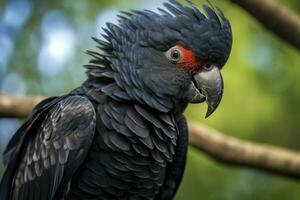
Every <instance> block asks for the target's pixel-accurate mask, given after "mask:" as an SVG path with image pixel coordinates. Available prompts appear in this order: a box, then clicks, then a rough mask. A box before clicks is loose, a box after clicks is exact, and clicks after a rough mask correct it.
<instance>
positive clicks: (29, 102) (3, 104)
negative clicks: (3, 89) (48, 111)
mask: <svg viewBox="0 0 300 200" xmlns="http://www.w3.org/2000/svg"><path fill="white" fill-rule="evenodd" d="M44 98H45V97H42V96H35V97H30V96H25V97H20V96H19V97H17V96H12V95H8V94H4V93H0V117H2V118H3V117H6V118H25V117H27V116H28V115H29V114H30V113H31V111H32V109H33V107H34V106H35V105H36V104H38V103H39V102H40V101H41V100H43V99H44Z"/></svg>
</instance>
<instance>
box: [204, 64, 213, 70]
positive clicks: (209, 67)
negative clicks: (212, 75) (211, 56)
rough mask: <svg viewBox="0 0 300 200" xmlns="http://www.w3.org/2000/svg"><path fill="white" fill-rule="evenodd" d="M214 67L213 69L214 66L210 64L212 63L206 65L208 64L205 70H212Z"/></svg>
mask: <svg viewBox="0 0 300 200" xmlns="http://www.w3.org/2000/svg"><path fill="white" fill-rule="evenodd" d="M212 67H213V65H212V64H210V63H206V64H204V65H203V68H204V69H205V70H211V68H212Z"/></svg>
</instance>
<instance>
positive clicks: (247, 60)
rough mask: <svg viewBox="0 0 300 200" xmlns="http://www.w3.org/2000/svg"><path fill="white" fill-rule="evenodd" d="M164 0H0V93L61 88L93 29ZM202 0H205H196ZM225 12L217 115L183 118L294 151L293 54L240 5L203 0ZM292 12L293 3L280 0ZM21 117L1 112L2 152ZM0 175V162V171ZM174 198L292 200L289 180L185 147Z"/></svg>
mask: <svg viewBox="0 0 300 200" xmlns="http://www.w3.org/2000/svg"><path fill="white" fill-rule="evenodd" d="M162 2H163V1H162V0H126V1H125V0H89V1H73V0H51V1H50V0H11V1H8V0H7V1H5V0H0V91H1V92H6V93H9V94H15V95H27V94H29V95H45V96H51V95H62V94H64V93H67V92H69V91H70V90H71V89H73V88H75V87H77V86H78V85H80V84H81V83H82V82H83V81H84V80H85V74H84V68H83V67H82V65H83V64H85V63H87V62H88V60H89V56H88V55H86V54H85V53H84V52H85V50H87V49H89V50H96V48H95V44H94V42H93V41H92V40H91V36H96V37H99V38H101V36H100V33H101V32H102V30H101V27H103V26H105V23H106V22H108V21H109V22H116V21H117V18H116V14H117V13H118V11H119V10H129V9H141V8H147V9H151V10H155V9H156V8H157V7H160V6H161V5H162ZM194 2H195V4H196V5H198V6H200V5H201V4H202V3H204V2H205V1H203V0H194ZM211 2H212V3H213V4H214V5H216V6H218V7H220V8H221V9H222V10H223V11H224V13H225V15H226V16H227V17H228V18H229V19H230V21H231V24H232V27H233V35H234V42H233V50H232V54H231V57H230V59H229V61H228V63H227V64H226V66H225V67H224V69H223V77H224V81H225V93H224V98H223V101H222V103H221V105H220V107H219V108H218V110H217V112H216V113H215V114H213V115H212V116H211V117H210V118H209V119H204V114H205V110H206V106H205V105H193V106H189V107H188V109H187V111H186V113H185V114H186V116H187V117H188V118H189V119H191V120H194V121H198V122H201V123H204V124H207V125H209V126H212V127H214V128H216V129H218V130H221V131H223V132H225V133H227V134H228V135H232V136H235V137H238V138H242V139H246V140H251V141H257V142H264V143H269V144H274V145H279V146H282V147H286V148H290V149H295V150H300V78H299V74H300V67H299V64H300V54H299V52H297V50H296V49H294V48H292V47H291V46H289V45H287V44H286V43H284V42H282V41H280V40H279V39H278V38H276V37H275V36H273V35H272V34H271V33H269V32H267V31H265V30H264V28H263V27H262V26H261V25H260V24H259V23H258V22H257V21H256V20H255V19H253V18H251V17H250V16H249V15H248V14H247V13H246V12H245V11H244V10H242V9H240V8H239V7H237V6H234V5H232V4H230V3H229V2H228V1H225V0H222V1H221V0H211ZM280 2H281V3H282V4H284V5H286V6H288V7H289V8H290V9H292V10H293V11H294V12H296V13H298V14H300V3H299V0H281V1H280ZM21 123H22V120H19V119H0V149H1V152H2V151H3V149H4V147H5V145H6V143H7V142H8V140H9V138H10V137H11V136H12V134H13V133H14V132H15V131H16V130H17V128H18V127H19V126H20V124H21ZM2 174H3V166H2V163H1V165H0V177H1V175H2ZM176 199H177V200H179V199H183V200H184V199H186V200H198V199H206V200H266V199H272V200H277V199H278V200H282V199H289V200H296V199H297V200H298V199H300V184H299V183H298V182H296V181H295V180H291V179H287V178H283V177H279V176H274V175H271V174H266V173H262V172H259V171H256V170H252V169H244V168H236V167H230V166H225V165H223V164H220V163H216V162H215V161H213V160H211V159H210V158H209V157H207V156H206V155H204V154H203V153H201V152H198V151H196V150H194V149H192V148H190V149H189V155H188V163H187V168H186V172H185V176H184V179H183V183H182V185H181V188H180V190H179V192H178V193H177V197H176Z"/></svg>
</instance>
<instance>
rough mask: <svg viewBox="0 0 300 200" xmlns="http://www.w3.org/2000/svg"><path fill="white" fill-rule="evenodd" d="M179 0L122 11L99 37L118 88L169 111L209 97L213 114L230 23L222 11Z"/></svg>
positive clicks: (228, 46) (229, 40)
mask: <svg viewBox="0 0 300 200" xmlns="http://www.w3.org/2000/svg"><path fill="white" fill-rule="evenodd" d="M189 4H190V5H189V6H184V5H181V4H180V3H178V2H177V1H175V0H170V1H169V2H168V3H165V4H164V6H165V9H158V10H159V12H158V13H155V12H152V11H148V10H143V11H135V10H133V11H131V12H122V15H121V16H120V20H119V25H114V24H110V23H108V24H107V26H108V28H107V29H105V31H106V34H104V37H105V38H106V40H107V41H100V40H96V41H97V42H98V43H99V44H100V48H101V49H102V50H104V52H105V53H104V54H103V55H104V58H105V59H106V60H107V62H109V66H110V68H111V69H112V70H113V71H114V72H117V73H116V74H117V75H115V79H116V82H117V84H118V86H119V87H121V88H123V89H124V90H125V91H126V92H127V94H128V95H129V96H130V97H131V98H134V99H136V100H138V101H140V102H142V103H145V104H147V105H149V106H151V107H154V108H156V109H158V110H160V111H163V112H168V111H170V110H171V109H174V108H175V107H176V106H177V105H183V104H187V103H200V102H204V101H206V102H207V104H208V111H207V114H206V116H209V115H210V114H211V113H213V111H214V110H215V109H216V108H217V106H218V105H219V103H220V101H221V98H222V94H223V80H222V76H221V73H220V70H221V68H222V67H223V66H224V64H225V63H226V61H227V59H228V57H229V54H230V51H231V45H232V33H231V28H230V23H229V21H228V20H227V19H226V18H225V16H224V15H223V13H222V12H221V11H220V10H217V11H215V9H213V8H211V7H210V6H206V5H205V6H203V8H204V10H205V14H203V13H202V12H201V11H200V10H198V8H196V7H195V6H194V5H193V4H192V3H190V2H189Z"/></svg>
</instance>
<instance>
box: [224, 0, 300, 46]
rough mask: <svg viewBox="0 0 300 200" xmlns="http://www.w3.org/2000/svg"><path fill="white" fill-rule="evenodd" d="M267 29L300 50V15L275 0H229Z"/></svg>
mask: <svg viewBox="0 0 300 200" xmlns="http://www.w3.org/2000/svg"><path fill="white" fill-rule="evenodd" d="M229 1H231V2H232V3H235V4H237V5H239V6H240V7H242V8H243V9H245V10H246V11H247V12H248V13H250V14H251V15H252V16H253V17H255V18H256V19H257V20H258V21H259V22H261V23H262V24H263V25H264V26H265V27H266V28H267V29H269V30H270V31H272V32H273V33H275V34H276V35H277V36H279V37H280V38H281V39H283V40H285V41H286V42H288V43H289V44H291V45H292V46H294V47H296V48H297V49H299V50H300V17H299V16H298V15H297V14H295V13H293V12H291V11H290V10H289V9H288V8H287V7H285V6H283V5H281V4H280V3H278V2H276V1H274V0H229Z"/></svg>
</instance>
